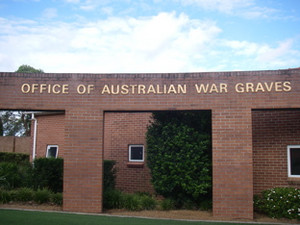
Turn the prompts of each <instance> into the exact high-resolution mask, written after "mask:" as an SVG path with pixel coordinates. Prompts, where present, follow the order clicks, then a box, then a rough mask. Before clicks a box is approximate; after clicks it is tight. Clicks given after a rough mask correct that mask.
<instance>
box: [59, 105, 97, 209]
mask: <svg viewBox="0 0 300 225" xmlns="http://www.w3.org/2000/svg"><path fill="white" fill-rule="evenodd" d="M65 119H66V120H65V121H66V125H65V152H64V202H63V209H64V210H65V211H78V212H91V213H97V212H101V211H102V167H103V164H102V160H103V151H102V148H103V146H102V139H103V137H102V133H103V112H102V111H100V110H97V109H94V108H93V109H89V110H87V109H86V108H84V107H82V109H80V108H72V109H70V110H67V111H66V115H65Z"/></svg>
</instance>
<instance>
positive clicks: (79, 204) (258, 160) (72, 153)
mask: <svg viewBox="0 0 300 225" xmlns="http://www.w3.org/2000/svg"><path fill="white" fill-rule="evenodd" d="M299 77H300V70H299V69H288V70H276V71H246V72H219V73H177V74H173V73H172V74H32V75H28V74H26V75H25V74H17V73H0V88H1V92H0V108H1V109H19V110H39V111H41V110H45V111H52V110H53V111H63V112H64V114H63V116H64V128H62V130H64V135H63V137H64V138H63V144H62V145H63V147H62V148H61V147H58V154H60V153H62V152H61V149H63V157H64V159H65V160H64V203H63V208H64V210H66V211H81V212H101V211H102V168H103V163H102V161H103V159H104V158H105V157H112V158H113V157H115V156H120V155H121V154H123V153H118V149H120V148H123V147H124V146H123V144H120V143H122V141H123V140H124V139H126V140H129V141H128V143H126V146H125V147H126V148H128V151H127V150H126V154H127V155H126V159H124V160H123V162H122V163H120V165H121V164H122V166H123V168H124V170H125V169H130V170H131V169H132V170H131V171H134V170H135V169H141V168H145V164H143V162H142V161H141V159H142V158H141V156H140V155H139V154H140V153H141V152H142V148H141V146H144V142H143V141H140V140H137V139H135V138H136V136H138V135H141V136H143V135H142V134H143V133H144V132H143V131H142V130H141V131H138V135H134V134H132V133H130V134H129V133H128V132H126V131H127V130H130V129H133V130H135V129H137V128H136V126H138V125H134V122H135V121H136V120H135V119H133V118H129V117H130V116H132V115H133V114H131V113H139V114H141V115H142V114H143V113H144V112H151V111H155V110H211V113H212V141H213V150H212V151H213V214H214V216H215V217H226V218H253V194H254V193H258V192H259V191H261V190H263V189H265V188H268V187H269V186H270V187H272V186H274V185H275V186H284V185H293V186H299V179H300V176H299V175H298V172H299V169H298V167H297V166H298V164H299V161H298V160H299V151H300V147H299V145H300V143H299V142H298V137H299V135H298V134H299V113H298V110H299V109H300V79H299ZM122 113H127V114H128V115H126V114H122ZM117 114H118V115H117ZM135 116H138V115H135ZM120 117H123V119H124V117H125V122H124V123H123V125H122V126H123V128H122V127H120V129H119V128H118V129H119V130H118V131H117V132H116V131H115V130H114V126H115V127H116V124H119V125H120V123H119V122H115V123H113V122H112V121H114V120H115V121H117V120H118V119H119V118H120ZM107 118H110V119H109V120H108V121H109V122H107V123H106V119H107ZM127 122H130V124H131V125H128V124H129V123H128V124H126V123H127ZM109 130H111V131H110V132H109ZM118 132H120V133H122V134H118ZM297 132H298V133H297ZM131 135H132V136H131ZM122 138H123V139H122ZM107 140H108V141H107ZM37 142H38V140H37ZM49 145H50V147H49V149H48V150H47V151H50V154H54V153H53V152H55V144H54V143H50V144H49ZM124 145H125V144H124ZM125 147H124V148H125ZM47 148H48V147H47ZM106 148H107V149H110V151H105V149H106ZM44 149H45V146H44ZM129 149H130V151H131V152H130V153H129ZM132 152H133V153H132ZM124 154H125V153H124ZM145 154H146V151H145ZM145 169H146V168H145ZM277 170H278V171H279V170H282V172H280V173H277V172H275V171H277ZM133 173H136V174H137V173H138V171H135V172H133ZM142 176H143V175H142ZM133 178H137V175H135V176H134V177H133ZM119 182H122V181H119ZM132 185H133V186H136V185H137V184H135V183H132ZM141 188H142V187H141Z"/></svg>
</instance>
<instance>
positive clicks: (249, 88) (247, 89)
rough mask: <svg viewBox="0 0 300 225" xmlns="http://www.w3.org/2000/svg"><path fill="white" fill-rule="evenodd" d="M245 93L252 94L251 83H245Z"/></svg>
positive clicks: (252, 86) (252, 87) (252, 85)
mask: <svg viewBox="0 0 300 225" xmlns="http://www.w3.org/2000/svg"><path fill="white" fill-rule="evenodd" d="M246 91H247V92H254V84H253V83H246Z"/></svg>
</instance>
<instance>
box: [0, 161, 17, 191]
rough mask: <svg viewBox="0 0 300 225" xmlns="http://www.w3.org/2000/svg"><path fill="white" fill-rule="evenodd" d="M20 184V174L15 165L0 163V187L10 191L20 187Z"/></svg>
mask: <svg viewBox="0 0 300 225" xmlns="http://www.w3.org/2000/svg"><path fill="white" fill-rule="evenodd" d="M21 183H22V177H21V174H20V173H19V171H18V165H17V164H16V163H8V162H1V163H0V185H1V186H0V187H2V188H6V189H10V188H12V189H13V188H17V187H20V185H21Z"/></svg>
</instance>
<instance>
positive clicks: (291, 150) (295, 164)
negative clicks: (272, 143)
mask: <svg viewBox="0 0 300 225" xmlns="http://www.w3.org/2000/svg"><path fill="white" fill-rule="evenodd" d="M288 176H289V177H300V145H289V146H288Z"/></svg>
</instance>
